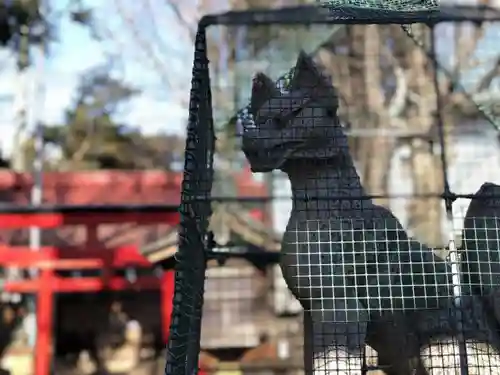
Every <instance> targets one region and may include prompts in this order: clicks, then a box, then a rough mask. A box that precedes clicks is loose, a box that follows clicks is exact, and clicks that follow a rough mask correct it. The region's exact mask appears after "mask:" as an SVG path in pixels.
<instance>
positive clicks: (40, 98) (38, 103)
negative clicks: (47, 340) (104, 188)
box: [28, 0, 49, 367]
mask: <svg viewBox="0 0 500 375" xmlns="http://www.w3.org/2000/svg"><path fill="white" fill-rule="evenodd" d="M46 5H47V4H45V1H43V0H42V1H40V14H41V15H42V17H46V15H47V13H46V9H45V7H46ZM40 27H42V29H39V30H35V31H37V32H39V33H40V34H41V35H42V43H41V45H40V46H38V48H36V50H35V51H34V52H35V53H36V54H35V56H34V57H35V58H34V63H33V64H34V66H33V68H34V77H33V78H34V79H33V83H34V87H33V89H34V97H33V99H34V103H33V105H34V110H33V122H34V129H33V146H34V154H35V157H34V160H33V171H32V176H33V185H32V188H31V205H32V206H39V205H41V204H42V203H43V202H42V200H43V157H44V155H43V146H44V141H43V133H44V132H43V123H42V116H43V113H44V108H43V107H44V100H45V83H44V79H45V76H44V75H45V64H46V58H47V46H46V43H47V42H46V40H45V36H46V35H45V34H46V30H45V26H40ZM29 246H30V249H31V250H32V251H39V250H40V248H41V246H42V230H41V228H39V227H30V229H29ZM30 274H31V276H32V277H38V276H40V277H41V276H42V275H40V273H39V272H38V270H37V269H36V268H34V269H31V270H30ZM47 287H49V285H48V283H46V282H45V283H41V284H40V288H47ZM45 292H46V291H43V290H39V292H38V296H37V297H33V298H32V299H31V301H30V305H31V306H30V309H29V311H30V314H33V317H31V319H30V323H31V324H30V327H29V331H31V332H29V333H28V336H29V338H30V343H31V344H32V345H33V347H34V346H35V343H36V342H37V341H38V334H39V333H40V332H39V329H38V327H39V325H40V323H42V324H45V322H41V321H40V320H41V317H40V316H38V314H37V311H38V310H39V309H38V308H39V307H41V306H37V304H38V303H40V301H38V300H37V299H38V298H41V297H40V296H41V295H42V294H43V293H45ZM46 303H47V301H45V304H46ZM47 308H48V306H44V309H47ZM47 313H48V311H47ZM43 320H47V319H43ZM36 353H37V355H36V356H37V357H38V356H39V353H38V351H36ZM41 360H42V359H41V358H35V362H36V363H37V367H38V362H40V361H41ZM42 362H43V361H42ZM43 367H45V365H44V366H43Z"/></svg>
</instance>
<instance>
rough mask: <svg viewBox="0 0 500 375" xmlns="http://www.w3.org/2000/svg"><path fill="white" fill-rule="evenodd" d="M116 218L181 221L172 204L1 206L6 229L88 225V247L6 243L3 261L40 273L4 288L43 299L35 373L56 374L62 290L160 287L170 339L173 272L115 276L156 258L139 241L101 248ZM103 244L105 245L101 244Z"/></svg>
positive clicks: (0, 217) (0, 255)
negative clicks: (55, 334)
mask: <svg viewBox="0 0 500 375" xmlns="http://www.w3.org/2000/svg"><path fill="white" fill-rule="evenodd" d="M110 223H137V224H156V223H163V224H169V225H172V226H176V225H177V224H178V223H179V214H178V212H177V206H172V205H168V206H167V205H129V206H126V205H103V206H40V207H22V206H17V207H6V206H4V207H0V228H2V229H7V228H8V229H11V228H28V227H40V228H42V229H49V228H57V227H61V226H65V225H84V226H85V227H86V228H87V243H86V245H85V246H84V247H83V248H78V249H77V250H78V251H75V250H76V249H75V248H55V247H43V248H42V249H40V251H32V250H30V249H29V248H27V247H10V246H6V245H0V264H1V265H2V266H4V267H9V266H10V267H18V268H34V269H38V270H39V272H38V275H37V276H36V277H34V278H29V279H25V280H18V281H9V282H7V283H6V284H5V285H4V290H5V291H7V292H15V293H33V294H34V295H35V296H36V298H37V304H36V308H37V311H36V314H37V338H36V348H35V369H34V370H35V371H34V374H35V375H48V374H49V373H50V367H51V358H52V344H53V340H52V330H53V313H54V311H53V297H54V294H55V293H61V292H73V293H82V292H92V291H94V292H99V291H103V290H115V291H119V290H151V289H153V290H160V291H161V294H162V306H161V310H162V327H163V332H162V333H163V338H164V340H165V341H166V340H167V338H168V328H169V326H170V315H171V312H172V296H173V292H174V274H173V271H168V272H165V273H164V275H163V276H162V278H161V279H159V278H158V277H155V276H142V277H138V279H137V281H136V282H134V283H133V284H131V283H130V282H128V281H127V280H126V279H125V278H124V277H119V276H114V275H113V272H112V271H113V269H114V268H120V267H125V266H127V267H130V266H148V265H150V263H149V262H148V261H147V260H146V259H145V258H144V257H143V256H142V255H141V254H140V253H139V251H138V249H137V247H135V246H121V247H114V248H99V245H98V241H97V229H98V226H99V225H100V224H110ZM101 247H102V245H101ZM82 269H100V270H102V275H101V276H99V277H71V278H64V277H60V276H58V275H57V274H56V273H55V272H54V271H56V270H82Z"/></svg>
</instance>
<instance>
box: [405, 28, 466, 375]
mask: <svg viewBox="0 0 500 375" xmlns="http://www.w3.org/2000/svg"><path fill="white" fill-rule="evenodd" d="M407 32H409V33H411V31H409V30H408V31H407ZM436 39H437V35H436V27H435V25H432V26H431V40H430V56H429V57H430V58H431V60H432V63H433V65H434V66H433V68H434V72H433V79H434V87H435V90H436V107H437V111H436V122H437V127H438V138H439V143H440V146H441V154H440V156H441V167H442V172H443V174H442V178H443V186H444V189H443V193H444V194H443V198H444V201H445V206H446V224H447V228H446V229H447V231H446V232H447V233H448V237H449V238H448V244H449V259H450V263H451V274H452V284H453V285H452V286H453V297H454V301H453V302H454V305H455V307H456V315H457V316H456V320H457V331H458V332H457V341H458V346H459V357H460V375H467V374H468V373H469V371H468V363H467V346H466V342H465V337H464V333H463V324H462V285H461V284H462V281H461V278H460V257H459V254H458V252H457V246H456V244H455V231H454V228H453V227H454V226H453V201H454V199H453V194H452V192H451V189H450V186H449V179H448V160H447V155H446V135H445V130H444V120H443V118H442V109H443V108H444V106H443V103H442V98H441V94H440V92H439V78H438V70H439V66H438V57H437V53H436Z"/></svg>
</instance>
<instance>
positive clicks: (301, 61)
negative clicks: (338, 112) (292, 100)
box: [290, 51, 339, 107]
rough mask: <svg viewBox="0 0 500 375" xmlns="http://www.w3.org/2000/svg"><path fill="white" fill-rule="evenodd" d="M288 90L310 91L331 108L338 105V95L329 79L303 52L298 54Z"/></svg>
mask: <svg viewBox="0 0 500 375" xmlns="http://www.w3.org/2000/svg"><path fill="white" fill-rule="evenodd" d="M290 88H291V89H292V90H298V89H302V90H307V91H311V93H314V94H315V96H316V97H317V98H319V99H325V100H327V101H328V102H329V103H331V105H332V106H333V107H338V105H339V103H338V94H337V91H336V90H335V88H334V87H333V85H332V81H331V78H330V77H329V76H328V75H327V74H325V72H324V71H323V69H322V68H321V67H320V66H318V64H316V63H315V62H314V60H313V59H312V58H311V56H309V55H308V54H306V53H305V52H304V51H300V53H299V57H298V59H297V62H296V64H295V69H294V74H293V78H292V80H291V84H290Z"/></svg>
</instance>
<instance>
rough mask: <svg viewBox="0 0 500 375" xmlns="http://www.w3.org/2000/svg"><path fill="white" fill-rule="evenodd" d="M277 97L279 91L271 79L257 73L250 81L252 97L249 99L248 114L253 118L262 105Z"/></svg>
mask: <svg viewBox="0 0 500 375" xmlns="http://www.w3.org/2000/svg"><path fill="white" fill-rule="evenodd" d="M275 95H279V90H278V89H277V88H276V84H275V83H274V82H273V80H272V79H271V78H269V77H268V76H266V75H265V74H264V73H257V74H255V76H254V77H253V80H252V97H251V99H250V113H251V114H252V115H253V116H255V114H256V113H257V111H258V110H259V108H260V107H262V105H263V104H264V103H265V102H266V101H268V100H269V98H271V97H272V96H275Z"/></svg>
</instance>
